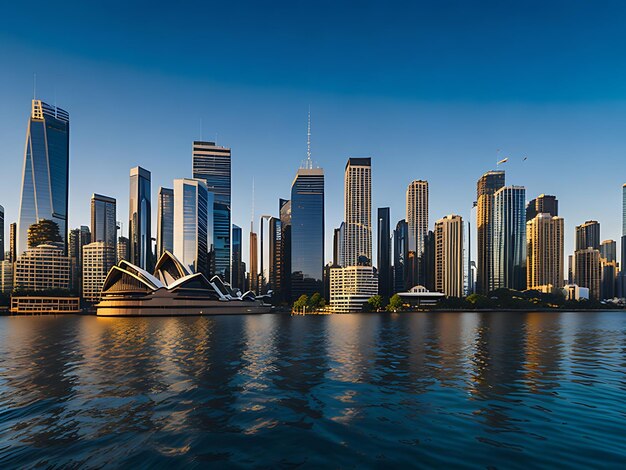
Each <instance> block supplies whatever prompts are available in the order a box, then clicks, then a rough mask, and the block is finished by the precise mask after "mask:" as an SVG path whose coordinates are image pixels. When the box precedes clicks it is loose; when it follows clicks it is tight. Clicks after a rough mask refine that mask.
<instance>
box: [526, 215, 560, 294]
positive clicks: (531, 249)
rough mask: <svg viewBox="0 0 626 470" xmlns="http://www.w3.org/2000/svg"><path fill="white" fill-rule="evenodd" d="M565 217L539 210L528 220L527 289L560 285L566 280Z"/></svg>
mask: <svg viewBox="0 0 626 470" xmlns="http://www.w3.org/2000/svg"><path fill="white" fill-rule="evenodd" d="M564 250H565V248H564V221H563V218H561V217H553V216H551V215H550V214H547V213H539V214H537V216H535V217H534V218H532V219H530V220H529V221H528V222H526V284H527V288H528V289H539V288H540V287H541V286H548V285H550V286H552V288H553V289H556V288H560V287H562V286H563V284H564V277H563V261H564V260H563V257H564Z"/></svg>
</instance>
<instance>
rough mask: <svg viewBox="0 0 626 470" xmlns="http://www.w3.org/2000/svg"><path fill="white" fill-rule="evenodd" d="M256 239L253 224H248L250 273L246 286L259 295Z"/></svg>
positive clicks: (257, 246)
mask: <svg viewBox="0 0 626 470" xmlns="http://www.w3.org/2000/svg"><path fill="white" fill-rule="evenodd" d="M258 243H259V242H258V237H257V234H256V233H255V232H254V224H253V223H250V262H249V264H250V271H249V273H248V284H249V286H250V290H251V291H252V292H254V293H255V294H258V293H259V245H258Z"/></svg>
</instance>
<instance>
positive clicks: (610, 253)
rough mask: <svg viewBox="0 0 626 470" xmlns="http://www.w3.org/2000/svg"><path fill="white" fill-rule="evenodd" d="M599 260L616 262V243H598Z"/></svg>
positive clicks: (612, 241)
mask: <svg viewBox="0 0 626 470" xmlns="http://www.w3.org/2000/svg"><path fill="white" fill-rule="evenodd" d="M600 258H602V259H604V260H605V261H608V262H612V261H617V243H615V240H604V241H603V242H602V243H600Z"/></svg>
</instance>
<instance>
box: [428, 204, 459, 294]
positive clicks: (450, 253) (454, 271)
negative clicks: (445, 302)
mask: <svg viewBox="0 0 626 470" xmlns="http://www.w3.org/2000/svg"><path fill="white" fill-rule="evenodd" d="M463 280H464V276H463V219H462V218H461V216H460V215H447V216H445V217H443V218H442V219H439V220H438V221H437V222H435V290H436V291H437V292H441V293H443V294H445V295H447V296H449V297H463Z"/></svg>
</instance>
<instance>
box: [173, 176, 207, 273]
mask: <svg viewBox="0 0 626 470" xmlns="http://www.w3.org/2000/svg"><path fill="white" fill-rule="evenodd" d="M213 202H214V201H213V193H210V192H209V191H207V186H206V183H205V182H204V181H203V180H199V179H191V178H181V179H176V180H174V256H176V257H177V258H178V259H179V260H180V261H181V262H182V263H183V264H184V265H185V266H186V267H187V269H189V270H190V271H191V272H192V273H202V274H204V275H205V276H208V274H209V252H210V249H211V245H212V240H211V235H210V234H212V233H213V220H212V215H213V213H212V212H211V211H210V208H211V207H213Z"/></svg>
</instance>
